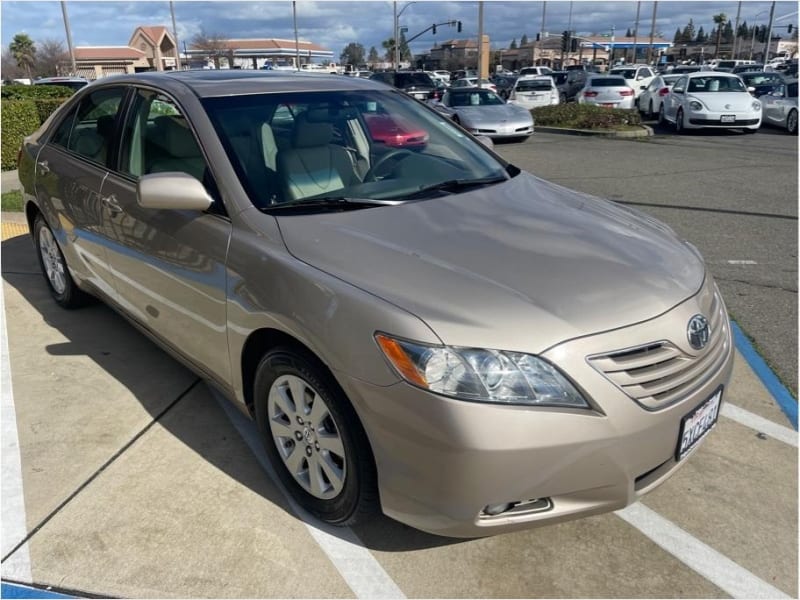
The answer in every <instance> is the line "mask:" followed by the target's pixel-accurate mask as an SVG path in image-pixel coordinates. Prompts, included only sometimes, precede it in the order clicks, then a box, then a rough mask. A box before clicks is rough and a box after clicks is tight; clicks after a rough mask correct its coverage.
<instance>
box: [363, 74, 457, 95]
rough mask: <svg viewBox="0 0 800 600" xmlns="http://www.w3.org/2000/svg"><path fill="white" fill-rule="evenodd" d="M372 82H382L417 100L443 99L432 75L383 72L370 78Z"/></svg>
mask: <svg viewBox="0 0 800 600" xmlns="http://www.w3.org/2000/svg"><path fill="white" fill-rule="evenodd" d="M370 79H371V80H372V81H380V82H382V83H385V84H387V85H391V86H392V87H396V88H397V89H399V90H403V91H404V92H405V93H406V94H408V95H409V96H411V97H412V98H416V99H417V100H422V101H423V102H425V101H426V100H434V99H438V98H440V97H441V92H440V90H439V88H438V87H437V85H436V83H435V82H434V81H433V79H431V77H430V75H428V74H427V73H423V72H421V71H382V72H380V73H373V74H372V75H371V76H370Z"/></svg>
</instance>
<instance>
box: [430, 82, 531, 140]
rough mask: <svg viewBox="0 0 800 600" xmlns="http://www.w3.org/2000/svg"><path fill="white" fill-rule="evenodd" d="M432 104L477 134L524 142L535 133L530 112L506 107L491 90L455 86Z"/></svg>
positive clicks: (512, 105) (524, 109)
mask: <svg viewBox="0 0 800 600" xmlns="http://www.w3.org/2000/svg"><path fill="white" fill-rule="evenodd" d="M459 81H460V80H459ZM456 83H458V82H456ZM430 104H431V106H433V107H434V108H435V109H436V110H437V111H439V112H441V113H442V114H445V115H447V116H448V117H450V118H451V119H452V120H453V121H454V122H455V123H458V124H460V125H461V126H462V127H464V129H466V130H467V131H469V132H470V133H472V134H474V135H480V136H485V137H488V138H492V139H512V140H516V141H525V139H527V138H528V137H529V136H530V135H531V134H533V117H532V116H531V112H530V111H529V110H528V109H526V108H524V107H522V106H517V105H515V104H507V103H506V101H505V100H503V99H502V98H500V97H499V96H498V95H497V94H495V93H494V92H493V91H491V90H487V89H484V88H476V87H457V86H456V85H455V84H453V86H451V87H450V89H449V90H447V91H446V92H445V93H444V95H443V96H442V100H441V101H437V100H434V101H432V102H431V103H430Z"/></svg>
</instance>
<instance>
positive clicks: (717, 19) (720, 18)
mask: <svg viewBox="0 0 800 600" xmlns="http://www.w3.org/2000/svg"><path fill="white" fill-rule="evenodd" d="M713 19H714V24H715V25H716V26H717V47H716V48H715V50H714V58H717V57H718V56H719V43H720V40H721V39H722V26H723V25H725V23H726V22H727V20H728V15H726V14H725V13H719V14H718V15H714V16H713Z"/></svg>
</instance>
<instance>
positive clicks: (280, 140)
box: [203, 90, 507, 209]
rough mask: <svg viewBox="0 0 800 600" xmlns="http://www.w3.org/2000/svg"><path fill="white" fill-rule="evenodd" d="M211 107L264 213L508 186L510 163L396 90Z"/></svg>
mask: <svg viewBox="0 0 800 600" xmlns="http://www.w3.org/2000/svg"><path fill="white" fill-rule="evenodd" d="M451 93H453V92H452V91H451ZM469 94H477V95H478V96H483V95H486V96H488V95H489V94H491V92H488V91H485V92H484V91H480V92H478V91H473V92H468V95H469ZM491 96H492V97H493V98H496V100H497V102H498V103H501V104H502V100H500V99H499V98H497V96H495V95H494V94H491ZM203 104H204V106H205V108H206V111H207V112H208V114H209V116H210V118H211V120H212V122H213V124H214V127H215V129H216V132H217V134H218V135H219V137H220V140H221V142H222V144H223V146H224V147H225V150H226V152H227V154H228V157H229V158H230V160H231V163H232V164H233V167H234V169H235V170H236V172H237V174H238V176H239V178H240V180H241V181H242V184H243V187H244V188H245V190H246V191H247V193H248V195H249V196H250V198H251V199H252V202H253V204H254V205H255V206H257V207H259V208H261V209H269V208H271V207H275V206H283V205H288V204H291V203H295V202H301V201H306V202H307V201H313V200H324V199H326V198H327V199H332V198H336V199H341V198H346V199H354V198H355V199H359V200H372V201H390V200H391V201H401V200H403V199H405V198H406V197H408V196H411V195H413V194H415V193H417V192H419V191H420V190H421V189H423V188H425V189H428V188H430V187H431V186H436V185H437V184H441V183H445V182H452V181H472V180H484V179H487V180H490V179H498V178H502V179H505V178H507V174H506V164H504V163H502V162H500V161H498V160H497V159H495V158H494V157H493V156H492V154H490V153H489V152H488V151H487V150H486V149H485V148H484V147H483V146H482V145H481V144H480V143H478V142H475V141H474V140H472V139H471V138H470V137H469V136H468V135H467V134H466V133H465V132H464V131H463V130H462V129H461V128H460V127H458V126H456V125H454V124H453V123H452V122H451V121H450V120H449V119H447V118H446V117H444V116H442V115H439V114H437V113H436V112H434V111H431V110H430V109H428V108H426V107H425V106H423V105H421V104H420V103H419V102H417V101H416V100H413V99H411V98H410V97H408V96H407V95H405V94H403V93H401V92H397V91H391V90H385V91H384V90H358V91H330V92H296V93H285V94H256V95H241V96H228V97H219V98H206V99H204V100H203Z"/></svg>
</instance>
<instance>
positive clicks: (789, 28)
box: [786, 25, 792, 33]
mask: <svg viewBox="0 0 800 600" xmlns="http://www.w3.org/2000/svg"><path fill="white" fill-rule="evenodd" d="M786 33H792V25H789V26H788V27H787V28H786Z"/></svg>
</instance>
